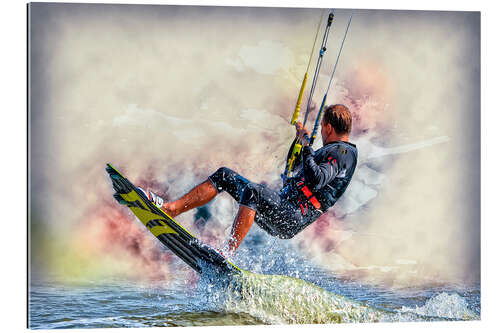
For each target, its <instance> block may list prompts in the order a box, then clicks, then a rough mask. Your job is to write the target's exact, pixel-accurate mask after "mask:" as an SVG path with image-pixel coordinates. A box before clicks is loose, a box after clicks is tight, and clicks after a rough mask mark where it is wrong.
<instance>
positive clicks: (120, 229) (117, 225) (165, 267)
mask: <svg viewBox="0 0 500 333" xmlns="http://www.w3.org/2000/svg"><path fill="white" fill-rule="evenodd" d="M127 210H128V208H126V207H124V206H123V207H120V205H119V204H118V203H117V202H116V201H114V200H112V199H107V200H104V202H102V204H101V205H99V207H98V208H94V209H93V210H92V211H91V212H89V213H88V214H85V215H84V216H85V220H84V221H82V223H80V224H79V225H80V228H79V235H81V237H82V239H81V240H82V241H83V242H84V246H89V247H91V248H92V250H94V251H95V252H97V253H96V257H97V258H98V257H100V256H111V257H112V258H113V259H114V261H115V262H118V263H120V262H123V266H124V267H131V271H130V272H129V274H126V275H127V276H128V277H132V278H139V279H150V280H166V279H167V278H168V273H169V263H170V262H171V261H172V255H171V254H170V253H169V252H168V250H167V249H166V248H164V247H163V245H161V244H160V243H159V242H158V241H157V240H156V239H155V237H153V236H152V235H151V234H149V232H147V231H146V227H145V226H143V225H142V223H141V222H140V221H139V220H137V219H136V217H135V216H133V214H132V213H130V212H128V211H127ZM85 243H86V244H85ZM127 265H128V266H127Z"/></svg>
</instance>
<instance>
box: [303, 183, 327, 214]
mask: <svg viewBox="0 0 500 333" xmlns="http://www.w3.org/2000/svg"><path fill="white" fill-rule="evenodd" d="M297 187H298V188H299V190H301V191H302V193H304V195H305V196H306V199H307V201H309V202H310V203H311V205H313V207H314V208H316V209H321V204H320V203H319V201H318V199H316V197H315V196H314V195H313V194H312V192H311V190H310V189H309V188H308V187H307V186H306V184H305V183H304V182H303V181H301V182H298V183H297ZM301 206H302V205H301ZM301 209H302V213H304V209H303V208H302V207H301Z"/></svg>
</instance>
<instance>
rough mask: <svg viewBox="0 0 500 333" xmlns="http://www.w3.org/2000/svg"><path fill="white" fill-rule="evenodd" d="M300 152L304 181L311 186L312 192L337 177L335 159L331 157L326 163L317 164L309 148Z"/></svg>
mask: <svg viewBox="0 0 500 333" xmlns="http://www.w3.org/2000/svg"><path fill="white" fill-rule="evenodd" d="M302 151H303V153H302V154H303V156H302V158H303V162H302V163H303V170H304V178H305V181H306V183H307V184H308V185H309V186H311V190H312V191H318V190H319V189H321V188H323V187H324V186H325V185H326V184H328V183H330V182H331V181H332V180H333V179H334V178H335V177H336V176H337V174H338V172H339V168H338V164H337V159H336V158H334V157H333V156H331V157H329V160H328V161H327V162H323V163H320V164H317V163H316V161H314V150H313V149H312V148H311V147H309V146H305V147H303V148H302Z"/></svg>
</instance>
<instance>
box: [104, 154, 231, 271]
mask: <svg viewBox="0 0 500 333" xmlns="http://www.w3.org/2000/svg"><path fill="white" fill-rule="evenodd" d="M106 171H107V172H108V174H109V176H110V178H111V182H112V183H113V188H114V190H115V191H116V193H115V194H114V195H113V196H114V198H115V199H116V200H117V201H118V202H119V203H120V204H123V205H126V206H127V207H129V208H130V210H131V211H132V212H133V213H134V214H135V216H137V218H138V219H139V220H140V221H141V222H142V223H143V224H144V226H146V228H147V229H148V230H149V231H150V232H151V233H152V234H153V235H154V236H155V237H156V238H157V239H158V240H159V241H160V242H162V244H163V245H165V246H166V247H167V248H168V249H170V250H171V251H172V252H173V253H174V254H175V255H176V256H178V257H179V258H180V259H182V260H183V261H184V262H185V263H186V264H188V265H189V266H190V267H191V268H193V269H194V270H195V271H197V272H198V273H200V274H202V273H203V272H204V271H205V270H210V271H211V272H216V273H217V274H232V273H239V272H240V271H241V270H240V269H239V268H238V267H236V266H235V265H234V264H232V263H231V262H230V261H229V260H227V259H226V258H224V257H223V256H222V255H221V254H220V253H218V252H217V251H215V250H214V249H213V248H211V247H210V246H208V245H206V244H203V243H202V242H201V241H200V240H198V239H197V238H196V237H194V236H193V235H191V234H190V233H189V232H188V231H187V230H186V229H184V228H183V227H182V226H181V225H180V224H178V223H177V222H175V221H174V219H173V218H171V217H170V216H168V214H166V213H165V212H164V211H162V210H161V209H159V208H158V207H156V206H155V205H154V204H153V203H152V202H151V201H149V200H148V199H147V198H146V196H145V195H144V193H143V192H142V191H140V190H138V189H137V187H135V186H134V184H132V183H131V182H130V181H129V180H128V179H127V178H125V177H124V176H123V175H122V174H121V173H120V172H119V171H118V170H116V169H115V168H114V167H113V166H112V165H111V164H107V167H106Z"/></svg>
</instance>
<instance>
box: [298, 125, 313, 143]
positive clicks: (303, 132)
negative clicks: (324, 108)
mask: <svg viewBox="0 0 500 333" xmlns="http://www.w3.org/2000/svg"><path fill="white" fill-rule="evenodd" d="M295 130H296V135H297V141H298V142H300V144H301V145H303V146H307V145H309V140H308V139H307V138H309V136H310V135H311V133H309V131H308V130H307V129H305V128H304V125H302V123H301V122H296V123H295ZM306 137H307V138H306Z"/></svg>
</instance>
